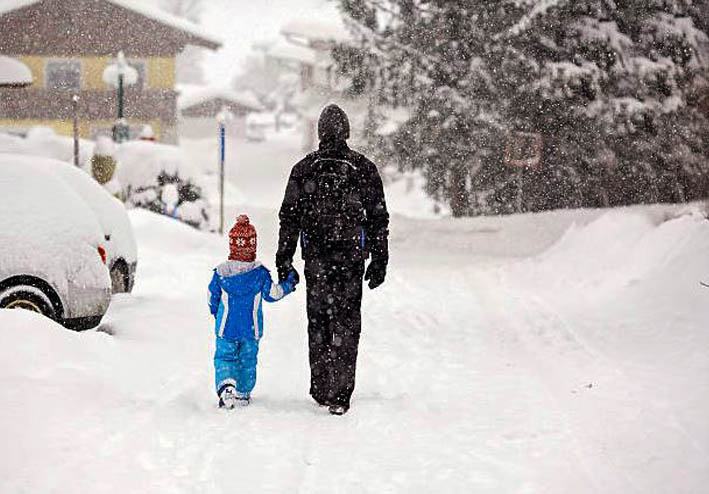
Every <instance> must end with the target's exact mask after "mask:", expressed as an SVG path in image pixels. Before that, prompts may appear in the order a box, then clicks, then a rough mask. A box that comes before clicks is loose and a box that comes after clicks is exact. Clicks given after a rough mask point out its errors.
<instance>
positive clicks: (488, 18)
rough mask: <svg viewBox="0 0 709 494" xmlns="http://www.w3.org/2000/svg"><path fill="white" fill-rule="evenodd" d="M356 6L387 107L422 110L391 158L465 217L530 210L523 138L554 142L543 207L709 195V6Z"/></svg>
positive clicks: (536, 190)
mask: <svg viewBox="0 0 709 494" xmlns="http://www.w3.org/2000/svg"><path fill="white" fill-rule="evenodd" d="M341 3H342V9H343V12H344V13H345V14H346V15H347V16H348V17H349V18H350V19H351V20H352V25H353V28H354V31H355V32H356V33H358V34H359V36H360V38H359V39H360V40H361V42H362V46H361V49H362V50H363V51H364V56H362V57H361V59H362V60H363V64H365V65H366V71H367V73H368V74H370V75H372V79H373V80H375V81H376V89H377V94H378V95H379V98H380V100H381V101H382V102H383V103H385V104H391V105H397V104H403V105H408V106H410V107H411V109H412V113H411V114H412V118H411V119H410V120H409V121H408V122H407V123H406V124H405V125H404V126H402V128H401V129H400V130H399V131H398V132H397V133H395V134H394V135H392V137H391V139H390V141H391V142H390V143H389V146H387V147H386V149H387V151H391V152H393V153H394V155H395V156H396V157H397V158H398V162H399V165H400V166H401V167H412V168H416V167H419V168H421V169H423V171H424V173H425V175H426V177H427V179H428V190H429V192H430V193H431V194H432V195H433V196H434V197H436V198H438V199H442V200H447V201H448V202H450V204H451V209H452V211H453V214H454V215H464V214H477V213H492V212H510V211H513V210H515V209H516V198H517V197H518V194H519V193H520V190H519V186H520V183H519V182H518V180H517V178H518V174H517V171H516V170H514V169H511V168H509V167H504V166H503V163H502V161H503V155H504V143H505V140H506V139H507V138H508V137H509V136H511V135H514V133H516V132H531V133H538V134H541V135H542V137H543V152H542V156H543V160H542V168H541V170H538V171H535V170H525V171H524V175H525V176H524V181H523V184H524V185H523V190H522V194H523V197H524V208H525V209H528V210H539V209H548V208H555V207H570V206H608V205H616V204H629V203H638V202H653V201H683V200H688V199H692V198H696V197H700V196H702V195H706V194H707V190H708V189H707V156H709V150H708V149H707V142H709V135H707V132H708V130H707V129H708V126H707V122H706V118H705V117H703V116H702V115H701V114H700V113H699V112H698V111H697V110H696V109H695V108H692V107H691V106H689V105H688V99H689V95H690V90H691V88H692V86H693V85H694V83H695V81H696V80H697V78H698V77H700V76H701V73H702V71H705V70H706V68H707V66H708V64H709V60H707V59H708V58H709V56H708V54H707V51H706V45H707V41H708V40H707V36H706V31H705V30H706V23H707V20H706V15H704V16H702V12H704V13H706V12H707V11H706V10H702V8H701V5H699V4H702V5H703V6H706V5H707V1H706V0H702V1H701V2H692V1H688V0H676V1H670V0H654V1H647V0H643V1H640V0H616V1H612V0H578V1H574V2H570V1H563V0H556V1H554V0H547V1H537V2H531V1H529V2H522V1H514V0H509V1H507V0H501V1H463V2H446V1H429V2H417V1H414V0H398V1H394V0H392V1H389V2H384V1H379V0H343V1H342V2H341Z"/></svg>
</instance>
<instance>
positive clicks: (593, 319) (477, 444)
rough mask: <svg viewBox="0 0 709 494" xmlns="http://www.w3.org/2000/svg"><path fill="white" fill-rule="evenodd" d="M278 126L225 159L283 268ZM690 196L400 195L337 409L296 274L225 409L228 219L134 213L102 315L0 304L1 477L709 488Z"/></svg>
mask: <svg viewBox="0 0 709 494" xmlns="http://www.w3.org/2000/svg"><path fill="white" fill-rule="evenodd" d="M271 144H272V143H269V142H268V141H267V142H266V143H264V144H263V145H262V146H264V147H262V148H261V149H262V151H261V152H262V153H263V158H262V159H261V161H258V162H253V163H252V162H249V161H248V160H246V159H245V161H244V162H243V166H244V167H246V166H247V165H253V166H256V165H257V164H259V168H250V169H248V172H247V171H245V168H242V169H241V172H239V171H231V172H230V173H229V177H230V179H231V180H232V181H233V183H234V185H235V186H236V187H238V188H239V190H240V191H241V193H243V196H244V198H245V200H248V201H249V203H250V204H257V206H251V207H246V206H241V207H236V206H235V205H234V201H232V203H231V204H230V205H229V207H228V211H229V216H228V217H229V219H230V223H229V224H231V219H232V218H233V217H234V215H235V213H236V212H237V211H238V212H247V213H249V214H250V216H251V217H252V222H253V223H254V224H255V225H256V226H257V228H258V230H259V244H260V247H259V249H260V258H261V259H262V260H263V261H264V262H265V263H266V264H267V265H269V266H271V267H273V260H272V259H273V254H274V251H275V246H276V235H277V218H276V207H277V201H278V199H279V196H280V194H281V191H282V190H283V184H284V183H285V180H286V179H287V168H288V165H289V164H292V162H291V163H288V162H285V156H286V155H287V154H288V153H289V152H290V153H291V154H292V155H293V156H292V158H295V157H297V151H293V150H291V151H287V149H286V148H285V147H282V148H279V147H278V146H279V145H275V148H274V149H276V151H277V153H276V154H277V155H278V156H275V157H274V156H273V155H271V156H269V155H268V149H269V147H268V146H269V145H271ZM278 153H280V154H278ZM279 156H280V157H279ZM252 158H253V157H252ZM253 159H254V160H255V159H256V158H253ZM289 159H290V156H289ZM267 167H272V169H271V170H270V171H269V169H268V168H267ZM259 170H261V171H259ZM266 176H271V177H274V178H273V180H272V181H271V182H270V183H271V184H272V187H273V189H274V190H273V191H271V189H270V188H269V187H267V185H266V184H265V183H264V180H263V179H264V177H266ZM250 182H251V183H250ZM259 194H260V197H261V200H255V199H253V197H254V195H259ZM682 213H683V211H682V208H678V207H651V208H631V209H625V210H618V211H610V212H600V211H566V212H555V213H548V214H539V215H522V216H511V217H506V218H479V219H468V220H452V219H442V220H413V219H407V218H405V217H403V216H400V215H395V216H394V217H393V219H392V238H391V246H392V261H391V266H390V271H389V277H388V280H387V283H386V284H385V285H384V286H383V287H382V288H381V289H378V290H376V291H373V292H372V291H369V290H366V293H365V299H364V306H363V335H362V342H361V346H360V360H359V368H358V383H357V389H356V391H355V396H354V399H353V408H352V410H351V411H350V413H349V414H347V415H345V416H344V417H332V416H330V415H328V414H327V412H326V411H323V410H321V409H319V408H317V407H316V406H315V405H314V404H313V403H312V402H311V401H310V400H309V398H308V395H307V391H308V384H309V383H308V379H309V373H308V366H307V341H306V331H305V327H306V318H305V287H304V286H303V285H301V286H300V287H299V288H298V291H297V292H296V293H295V294H294V295H293V296H291V297H290V298H288V299H286V300H284V301H283V302H280V303H278V304H274V305H269V306H268V307H266V308H265V309H264V311H265V318H266V323H265V339H264V340H263V342H262V346H261V353H260V356H259V359H260V363H259V369H258V370H259V381H258V384H257V388H256V390H255V392H254V401H253V404H252V406H250V407H249V408H247V409H238V410H233V411H229V412H226V411H223V410H219V409H217V407H216V399H215V396H214V395H213V390H212V385H213V383H212V376H213V373H212V361H211V358H212V351H213V345H214V342H213V336H212V330H211V325H210V317H209V314H208V312H207V308H206V303H207V284H208V282H209V279H210V276H211V268H212V267H213V266H214V265H215V264H216V263H218V262H219V261H220V260H222V259H223V258H224V256H225V255H226V252H227V244H226V241H225V240H224V239H223V238H220V237H219V236H217V235H214V234H208V233H203V232H198V231H196V230H193V229H191V228H189V227H187V226H185V225H183V224H180V223H178V222H176V221H174V220H171V219H169V218H166V217H162V216H156V215H153V214H151V213H147V212H144V211H137V210H135V211H132V212H131V214H130V216H131V220H132V222H133V225H134V228H135V233H136V237H137V240H138V246H139V256H140V261H139V267H138V274H137V279H136V286H135V290H134V292H133V294H132V295H129V296H118V297H116V298H114V300H113V304H112V306H111V308H110V309H109V312H108V314H107V316H106V318H105V319H104V322H103V323H102V325H101V327H100V328H99V330H98V331H92V332H84V333H78V334H77V333H71V332H68V331H65V330H62V329H61V328H59V327H58V326H56V325H55V324H53V323H51V322H50V321H47V320H44V319H41V318H39V317H36V316H34V315H33V314H27V313H21V312H19V311H0V327H1V328H2V330H1V331H0V380H2V387H0V402H1V403H2V407H0V436H1V437H2V438H3V446H2V449H1V450H0V458H1V459H2V461H0V492H77V493H78V492H90V493H92V494H93V493H102V492H195V493H197V492H199V493H202V492H215V493H221V492H224V493H228V492H249V493H256V492H303V493H320V492H322V493H332V492H348V493H349V492H351V493H362V492H373V493H381V492H392V493H393V492H397V493H398V492H401V493H415V492H422V493H431V492H445V493H449V492H466V493H467V492H476V493H478V492H480V493H485V492H489V493H545V494H546V493H570V492H573V493H585V492H597V493H619V494H627V493H635V492H637V493H667V492H673V493H701V492H705V490H706V488H707V485H709V466H708V465H709V422H707V420H706V417H707V414H709V351H708V350H707V349H708V348H709V333H707V328H708V327H709V311H707V310H706V308H707V302H709V289H706V288H701V287H700V285H699V281H700V279H705V280H706V279H707V278H709V256H708V255H707V252H709V222H707V221H706V220H704V219H703V218H702V217H701V216H700V215H698V214H695V215H692V214H682ZM298 267H299V268H302V265H298ZM301 273H302V269H301Z"/></svg>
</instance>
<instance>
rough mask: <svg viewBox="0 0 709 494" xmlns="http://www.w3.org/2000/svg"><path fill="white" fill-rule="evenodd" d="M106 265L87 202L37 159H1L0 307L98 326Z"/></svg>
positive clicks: (104, 302)
mask: <svg viewBox="0 0 709 494" xmlns="http://www.w3.org/2000/svg"><path fill="white" fill-rule="evenodd" d="M106 261H107V251H106V248H105V245H104V235H103V231H102V228H101V225H100V223H99V221H98V219H97V218H96V215H95V214H94V213H93V211H92V210H91V209H90V208H89V206H88V204H87V202H86V201H85V200H84V199H82V198H81V197H80V196H79V195H78V194H77V193H76V192H75V190H73V189H72V188H71V187H70V186H69V185H68V184H67V182H66V181H64V180H62V179H61V178H60V177H59V175H58V174H57V173H53V172H51V171H50V170H48V168H47V167H46V166H42V164H39V163H36V162H35V160H34V158H31V157H28V156H21V155H9V154H3V155H0V308H5V309H7V308H19V309H28V310H32V311H35V312H39V313H41V314H43V315H45V316H47V317H50V318H52V319H55V320H56V321H58V322H59V323H61V324H63V325H64V326H66V327H69V328H72V329H88V328H92V327H95V326H97V325H98V324H99V323H100V322H101V319H102V318H103V316H104V314H105V313H106V310H107V309H108V306H109V304H110V301H111V279H110V276H109V272H108V269H107V266H106Z"/></svg>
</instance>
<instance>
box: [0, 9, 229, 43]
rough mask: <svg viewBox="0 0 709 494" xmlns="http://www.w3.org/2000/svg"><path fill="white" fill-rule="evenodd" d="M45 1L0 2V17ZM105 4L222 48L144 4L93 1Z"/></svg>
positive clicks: (202, 33)
mask: <svg viewBox="0 0 709 494" xmlns="http://www.w3.org/2000/svg"><path fill="white" fill-rule="evenodd" d="M43 1H45V0H0V16H2V15H4V14H7V13H9V12H12V11H15V10H19V9H22V8H25V7H30V6H32V5H35V4H38V3H40V2H43ZM94 1H96V2H107V3H111V4H113V5H115V6H117V7H121V8H124V9H127V10H130V11H132V12H134V13H136V14H139V15H142V16H144V17H147V18H148V19H152V20H154V21H157V22H159V23H161V24H163V25H165V26H168V27H170V28H172V29H175V30H177V31H181V32H183V33H184V34H185V35H187V36H188V37H189V38H190V41H191V42H193V43H194V44H198V45H201V46H205V47H206V48H211V49H213V50H216V49H217V48H219V47H221V46H222V41H221V40H220V39H219V38H218V37H216V36H213V35H212V34H211V33H209V32H208V31H207V30H206V29H204V28H202V27H200V26H198V25H196V24H194V23H192V22H190V21H188V20H185V19H182V18H180V17H177V16H174V15H172V14H169V13H167V12H164V11H162V10H160V9H158V8H156V7H152V6H150V5H145V4H144V2H138V1H135V0H94Z"/></svg>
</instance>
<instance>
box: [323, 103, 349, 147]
mask: <svg viewBox="0 0 709 494" xmlns="http://www.w3.org/2000/svg"><path fill="white" fill-rule="evenodd" d="M349 138H350V121H349V120H348V119H347V114H346V113H345V111H344V110H343V109H342V108H340V107H339V106H337V105H328V106H326V107H325V109H323V111H322V112H321V113H320V118H319V119H318V139H320V141H345V140H347V139H349Z"/></svg>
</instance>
